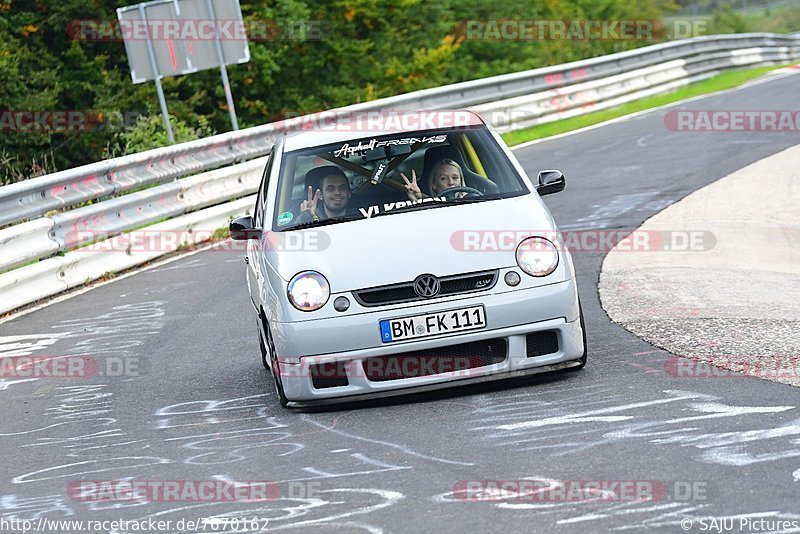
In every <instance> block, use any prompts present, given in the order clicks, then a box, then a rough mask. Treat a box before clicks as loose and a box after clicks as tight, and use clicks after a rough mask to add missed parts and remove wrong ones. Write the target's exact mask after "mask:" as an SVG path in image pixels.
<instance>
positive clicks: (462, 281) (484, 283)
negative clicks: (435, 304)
mask: <svg viewBox="0 0 800 534" xmlns="http://www.w3.org/2000/svg"><path fill="white" fill-rule="evenodd" d="M498 273H499V271H498V270H494V271H480V272H476V273H468V274H457V275H453V276H445V277H442V278H439V283H440V287H441V288H440V290H439V294H438V295H436V296H435V297H433V298H436V297H446V296H450V295H460V294H464V293H474V292H476V291H486V290H487V289H491V288H493V287H494V286H495V284H496V283H497V277H498ZM353 296H354V297H355V299H356V301H357V302H358V303H359V304H361V305H362V306H367V307H370V306H384V305H386V304H399V303H401V302H414V301H417V300H426V299H425V298H424V297H420V296H419V295H417V293H416V292H415V291H414V282H413V280H412V281H411V282H403V283H400V284H391V285H388V286H380V287H371V288H368V289H361V290H358V291H354V292H353Z"/></svg>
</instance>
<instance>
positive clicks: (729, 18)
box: [708, 5, 748, 35]
mask: <svg viewBox="0 0 800 534" xmlns="http://www.w3.org/2000/svg"><path fill="white" fill-rule="evenodd" d="M747 31H748V25H747V21H746V20H745V17H744V15H742V14H740V13H738V12H736V11H734V10H733V9H732V8H731V7H730V6H727V5H723V6H721V7H719V8H717V9H716V10H714V13H713V16H712V18H711V21H710V23H709V25H708V33H709V35H713V34H723V33H745V32H747Z"/></svg>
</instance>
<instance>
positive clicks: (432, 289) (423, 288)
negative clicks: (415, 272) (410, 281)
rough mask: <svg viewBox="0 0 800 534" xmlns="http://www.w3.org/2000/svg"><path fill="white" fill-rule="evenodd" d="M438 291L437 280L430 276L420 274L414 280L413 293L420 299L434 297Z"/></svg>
mask: <svg viewBox="0 0 800 534" xmlns="http://www.w3.org/2000/svg"><path fill="white" fill-rule="evenodd" d="M439 289H440V286H439V279H438V278H436V277H435V276H433V275H432V274H421V275H419V276H418V277H417V278H416V279H415V280H414V292H415V293H416V294H417V295H419V296H420V297H425V298H430V297H435V296H436V295H438V294H439Z"/></svg>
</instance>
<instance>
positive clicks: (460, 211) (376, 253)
mask: <svg viewBox="0 0 800 534" xmlns="http://www.w3.org/2000/svg"><path fill="white" fill-rule="evenodd" d="M554 231H555V223H554V222H553V218H552V216H551V215H550V213H549V212H548V211H547V209H546V208H545V207H544V204H543V203H542V202H541V200H540V198H539V197H538V196H537V195H535V193H534V194H528V195H524V196H521V197H516V198H507V199H497V200H490V201H486V202H480V203H475V204H464V205H458V206H448V207H434V208H427V209H421V210H417V211H409V212H397V213H393V214H388V215H384V216H378V217H372V218H369V219H363V220H357V221H348V222H344V223H339V224H332V225H330V226H322V227H320V228H316V229H315V228H309V229H305V230H299V231H296V232H282V233H280V234H272V236H273V239H271V241H272V242H273V243H278V245H275V246H271V247H267V250H265V252H266V255H267V261H268V263H269V264H270V265H271V266H272V268H273V269H275V271H276V272H277V273H278V274H279V275H280V277H281V278H283V279H284V280H287V281H288V280H290V279H291V278H292V277H293V276H294V275H295V274H297V273H299V272H301V271H306V270H313V271H318V272H320V273H322V274H323V275H325V277H326V278H327V279H328V282H330V285H331V292H332V293H340V292H344V291H352V290H356V289H363V288H368V287H374V286H381V285H386V284H393V283H399V282H407V281H411V280H414V278H416V277H417V276H419V275H420V274H423V273H429V274H433V275H436V276H447V275H453V274H460V273H468V272H474V271H481V270H487V269H498V268H503V267H512V266H514V265H516V260H515V257H514V254H515V251H516V245H517V244H518V243H519V241H520V240H521V239H522V238H524V237H525V236H528V235H542V236H545V237H550V236H552V232H554ZM548 234H549V235H548ZM278 249H281V250H278Z"/></svg>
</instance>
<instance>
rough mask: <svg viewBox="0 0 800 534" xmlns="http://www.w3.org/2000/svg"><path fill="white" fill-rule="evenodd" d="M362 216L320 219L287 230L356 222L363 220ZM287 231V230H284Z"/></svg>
mask: <svg viewBox="0 0 800 534" xmlns="http://www.w3.org/2000/svg"><path fill="white" fill-rule="evenodd" d="M361 218H362V217H361V216H360V215H343V216H341V217H331V218H329V219H320V220H318V221H308V222H304V223H300V224H298V225H295V226H292V227H291V228H286V230H303V229H305V228H312V227H313V228H315V227H317V226H328V225H329V224H336V223H340V222H344V221H356V220H359V219H361ZM282 231H285V230H282Z"/></svg>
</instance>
